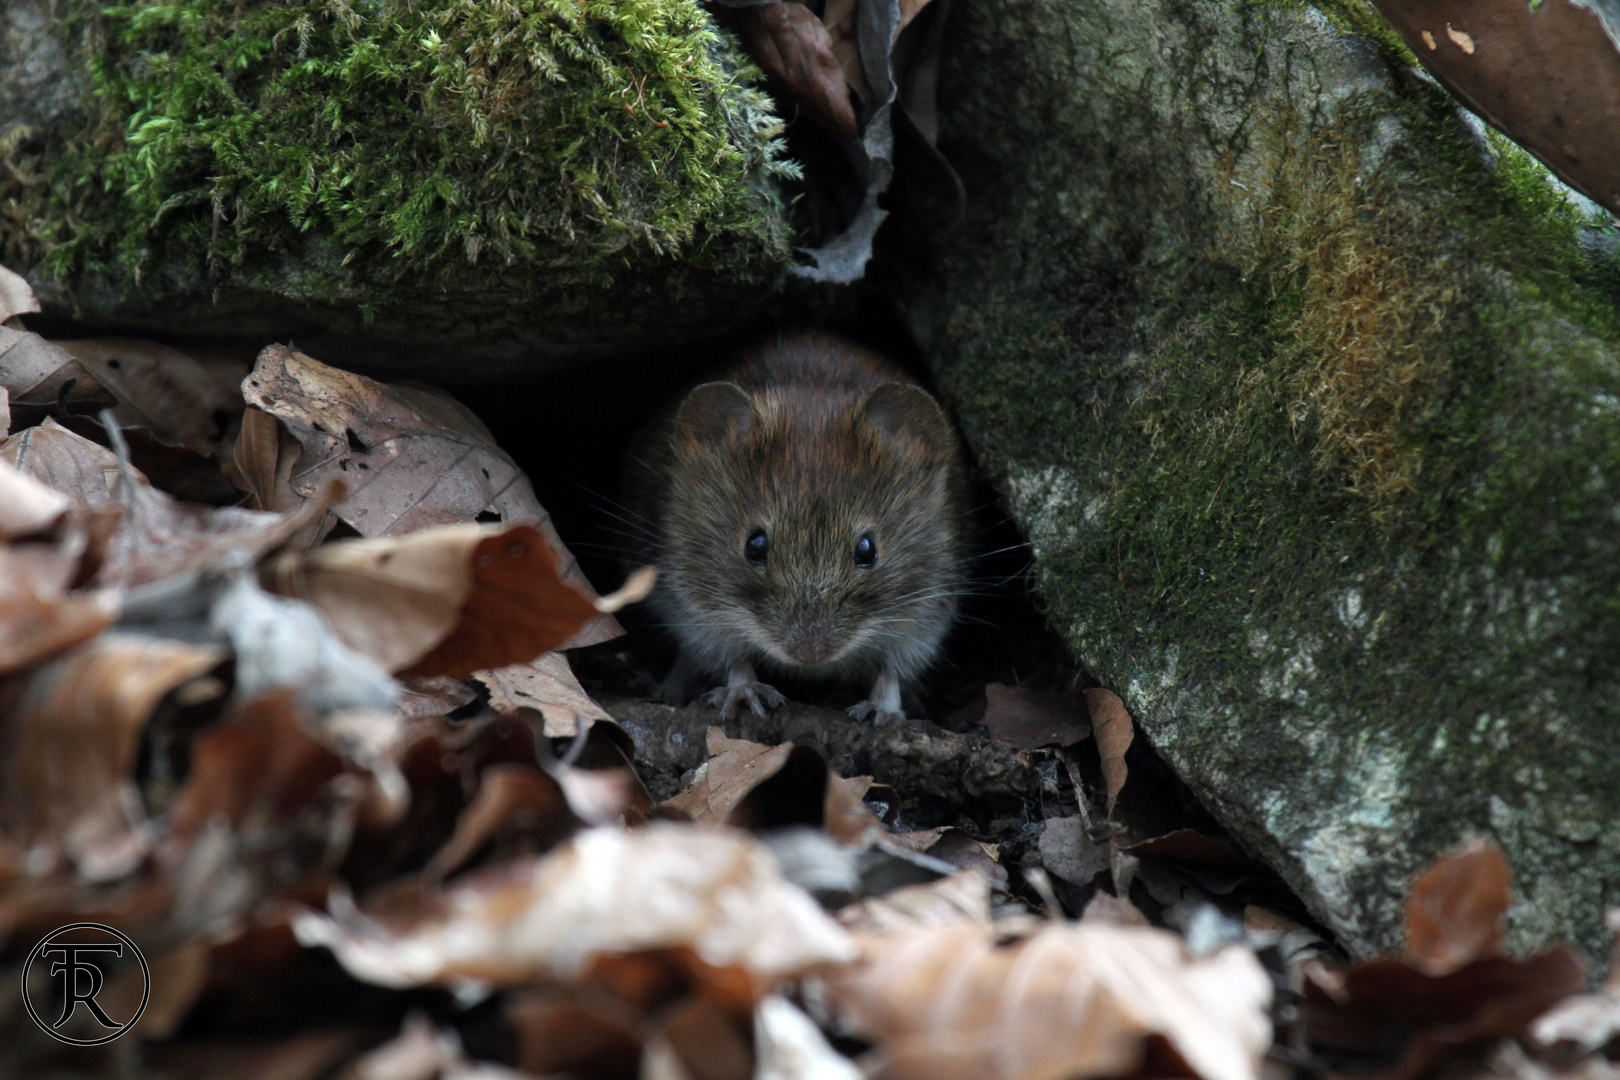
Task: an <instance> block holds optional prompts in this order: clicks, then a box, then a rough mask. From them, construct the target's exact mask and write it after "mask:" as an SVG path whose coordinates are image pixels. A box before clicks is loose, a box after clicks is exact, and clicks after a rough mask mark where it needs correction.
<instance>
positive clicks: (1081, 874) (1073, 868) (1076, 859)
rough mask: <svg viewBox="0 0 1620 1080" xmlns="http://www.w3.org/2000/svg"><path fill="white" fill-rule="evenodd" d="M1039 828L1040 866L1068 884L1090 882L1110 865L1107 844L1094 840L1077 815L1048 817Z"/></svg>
mask: <svg viewBox="0 0 1620 1080" xmlns="http://www.w3.org/2000/svg"><path fill="white" fill-rule="evenodd" d="M1044 824H1045V828H1043V829H1042V830H1041V840H1040V853H1041V865H1042V866H1044V867H1046V869H1047V872H1048V873H1051V874H1053V875H1055V876H1057V877H1060V878H1062V879H1063V880H1064V881H1067V882H1069V883H1070V884H1071V885H1081V886H1084V885H1089V884H1091V881H1092V879H1093V878H1095V877H1096V876H1097V875H1098V874H1100V873H1102V872H1103V871H1104V870H1107V869H1108V868H1109V867H1110V866H1111V865H1112V857H1111V856H1110V854H1109V850H1108V845H1107V844H1106V843H1099V842H1098V841H1096V840H1093V839H1092V838H1091V836H1090V835H1089V834H1088V833H1087V832H1086V821H1085V819H1084V818H1079V817H1063V818H1048V819H1047V820H1046V821H1045V823H1044Z"/></svg>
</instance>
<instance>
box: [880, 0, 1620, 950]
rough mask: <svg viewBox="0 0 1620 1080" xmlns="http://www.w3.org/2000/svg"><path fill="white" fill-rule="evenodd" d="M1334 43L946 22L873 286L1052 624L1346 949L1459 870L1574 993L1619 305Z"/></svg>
mask: <svg viewBox="0 0 1620 1080" xmlns="http://www.w3.org/2000/svg"><path fill="white" fill-rule="evenodd" d="M1332 10H1333V11H1334V12H1335V19H1336V20H1338V21H1339V22H1340V23H1344V24H1345V27H1341V26H1340V25H1336V23H1335V22H1332V21H1330V20H1329V19H1328V18H1326V17H1324V15H1322V14H1321V13H1320V12H1318V11H1316V10H1315V9H1312V8H1308V7H1303V6H1290V5H1288V4H1274V3H1264V4H1262V3H1255V2H1241V0H1240V2H1230V0H1097V2H1095V3H1075V2H1072V0H1016V2H1014V0H980V2H978V3H974V4H966V5H960V6H959V7H957V8H956V9H955V11H954V12H953V15H952V19H953V29H952V34H951V35H950V40H949V41H948V43H947V52H946V56H945V59H944V63H943V70H942V75H941V86H940V94H941V102H940V106H941V118H942V133H943V134H942V140H941V145H942V148H943V149H945V151H946V152H947V153H948V154H949V155H950V156H951V157H952V158H953V160H954V161H955V162H956V164H957V165H958V166H959V168H960V169H961V171H962V174H963V177H964V180H965V182H966V184H967V188H968V196H969V197H968V209H967V215H966V219H965V220H964V221H963V222H962V224H961V225H960V226H958V227H957V228H956V229H955V230H954V231H952V232H950V233H949V234H946V235H944V236H942V237H937V238H936V239H934V240H932V241H930V242H928V243H922V242H914V244H913V246H912V247H910V248H899V247H896V246H894V245H893V244H891V246H890V247H889V248H888V249H887V250H886V251H884V252H882V253H881V254H880V259H881V260H882V262H881V265H882V266H883V267H884V271H883V272H884V273H885V274H886V275H887V277H886V280H887V281H888V284H889V287H890V288H891V289H892V290H893V292H894V294H895V295H896V296H897V297H898V299H899V301H900V303H901V304H902V306H903V308H904V310H905V312H906V314H907V318H908V319H909V322H910V325H911V327H912V329H913V330H914V332H915V333H916V335H917V337H918V338H919V340H920V341H921V342H922V344H923V346H924V348H925V350H926V351H927V353H928V354H929V356H930V358H931V362H932V363H933V364H934V366H935V370H936V372H937V375H938V378H939V382H940V385H941V389H942V391H943V392H944V394H945V396H946V397H947V399H948V401H949V402H950V404H951V405H952V406H953V407H954V409H955V411H956V414H957V415H958V417H959V418H960V422H961V425H962V428H963V431H964V433H965V434H966V436H967V438H968V440H969V442H970V443H971V444H972V447H973V449H974V451H975V452H976V453H977V455H978V456H979V459H980V461H981V463H982V465H983V466H984V468H985V469H986V470H987V471H988V472H989V473H990V475H991V476H992V477H993V478H994V479H995V480H996V481H997V482H998V484H999V485H1000V487H1001V489H1002V491H1003V492H1004V493H1005V494H1006V496H1007V498H1008V500H1009V502H1010V504H1011V507H1012V512H1013V515H1014V516H1015V518H1016V519H1017V521H1018V522H1019V524H1020V525H1021V526H1022V527H1023V529H1024V530H1025V532H1026V534H1027V535H1028V537H1029V539H1030V541H1031V543H1032V545H1033V548H1034V553H1035V570H1034V574H1035V577H1036V580H1037V584H1038V587H1039V590H1040V592H1041V594H1042V596H1043V597H1044V600H1045V602H1046V604H1047V606H1048V610H1049V612H1050V615H1051V618H1052V620H1053V622H1054V623H1055V625H1056V626H1057V627H1058V628H1059V629H1060V630H1061V631H1062V632H1063V633H1064V634H1065V635H1066V636H1067V639H1068V640H1069V642H1070V643H1071V644H1072V646H1073V648H1074V649H1075V651H1076V652H1077V654H1078V655H1079V656H1080V657H1081V658H1082V659H1083V661H1084V662H1085V663H1086V664H1087V665H1088V666H1089V667H1090V668H1091V669H1092V670H1093V671H1094V673H1095V674H1096V675H1097V676H1098V677H1099V678H1100V679H1101V680H1102V682H1103V683H1104V684H1105V685H1107V686H1109V687H1111V688H1113V689H1114V690H1116V691H1117V692H1118V693H1120V694H1121V696H1122V697H1123V698H1124V699H1125V701H1126V703H1127V705H1128V706H1129V708H1130V710H1131V712H1132V715H1133V716H1134V717H1135V718H1136V720H1137V723H1138V730H1139V732H1142V733H1144V734H1145V735H1146V736H1147V737H1148V738H1149V739H1150V740H1151V742H1152V743H1153V744H1154V745H1155V747H1156V748H1157V749H1158V750H1159V751H1160V752H1161V753H1162V754H1164V755H1165V756H1166V757H1167V759H1168V760H1169V761H1170V762H1171V763H1172V764H1173V765H1174V767H1175V768H1176V769H1177V770H1178V772H1180V774H1181V775H1182V776H1183V777H1184V778H1185V779H1186V780H1187V782H1188V783H1189V784H1190V785H1191V787H1192V788H1193V789H1194V790H1195V791H1196V792H1197V794H1198V795H1199V796H1200V797H1201V798H1202V799H1203V800H1204V801H1205V802H1206V803H1207V805H1208V806H1209V808H1210V809H1211V810H1212V811H1213V812H1214V813H1215V814H1216V815H1217V816H1218V817H1219V818H1220V819H1221V820H1222V821H1223V822H1224V823H1225V824H1226V825H1227V826H1228V827H1229V828H1230V829H1231V830H1232V831H1233V833H1234V834H1235V835H1236V836H1237V837H1239V838H1240V840H1241V842H1242V843H1243V844H1244V845H1245V846H1246V847H1247V848H1248V849H1249V851H1250V852H1251V853H1252V854H1254V855H1256V856H1257V857H1259V858H1262V859H1264V860H1265V861H1267V862H1268V863H1270V864H1271V865H1272V866H1274V867H1276V868H1277V869H1278V870H1279V871H1281V873H1282V874H1283V875H1284V877H1285V878H1286V879H1287V880H1288V881H1289V882H1290V883H1291V884H1292V885H1293V887H1294V888H1295V889H1297V890H1298V892H1299V893H1300V895H1301V896H1302V898H1303V899H1304V900H1305V901H1306V903H1307V904H1308V905H1309V906H1310V908H1311V910H1312V911H1313V912H1314V913H1315V914H1316V916H1317V917H1319V918H1320V919H1321V920H1322V921H1323V922H1324V923H1325V924H1326V925H1327V926H1328V927H1330V928H1332V930H1333V931H1334V932H1335V933H1336V934H1337V935H1338V936H1339V937H1340V939H1341V940H1342V941H1343V942H1344V943H1345V944H1346V945H1347V946H1349V947H1350V948H1351V949H1352V950H1353V951H1354V952H1357V953H1360V954H1371V953H1376V952H1381V951H1386V950H1392V949H1395V948H1398V947H1399V946H1400V944H1401V937H1402V929H1401V926H1402V924H1401V911H1402V904H1403V901H1404V898H1405V895H1406V893H1407V889H1408V886H1409V884H1410V882H1411V881H1412V879H1413V877H1414V876H1415V875H1416V873H1417V872H1418V871H1419V870H1420V869H1421V868H1422V867H1423V866H1424V865H1426V864H1427V863H1428V862H1429V861H1430V860H1431V859H1432V858H1433V857H1434V856H1436V855H1437V854H1439V853H1440V852H1442V851H1443V850H1445V849H1446V848H1448V847H1450V846H1452V845H1454V844H1456V843H1457V842H1458V841H1460V840H1462V839H1463V838H1464V837H1466V836H1468V835H1470V834H1487V835H1490V836H1493V837H1495V839H1496V840H1497V841H1498V842H1500V843H1501V844H1502V845H1503V847H1504V848H1505V849H1506V851H1507V853H1508V855H1509V857H1510V859H1511V861H1512V863H1513V866H1514V869H1515V871H1516V874H1517V886H1516V898H1515V903H1514V906H1513V908H1512V911H1511V913H1510V920H1511V930H1510V938H1509V940H1510V944H1511V945H1512V946H1513V947H1515V948H1527V947H1530V946H1532V945H1534V944H1536V943H1539V942H1541V941H1544V940H1546V939H1549V938H1564V939H1573V940H1574V941H1576V942H1578V943H1579V944H1580V945H1582V946H1584V947H1585V949H1586V950H1587V951H1588V952H1589V953H1590V954H1592V955H1593V956H1600V955H1602V953H1603V951H1604V950H1605V946H1606V940H1607V935H1606V933H1605V931H1604V930H1603V925H1602V915H1603V911H1604V909H1605V907H1607V906H1609V905H1611V904H1615V903H1617V902H1620V739H1617V738H1616V732H1617V731H1620V696H1617V691H1620V666H1617V661H1620V529H1617V527H1616V526H1617V524H1620V500H1617V498H1616V491H1617V490H1620V487H1617V485H1620V317H1617V312H1616V309H1615V305H1614V302H1613V301H1614V284H1613V283H1614V280H1615V279H1614V277H1613V275H1612V268H1609V267H1606V266H1604V265H1602V264H1600V263H1599V262H1598V261H1596V259H1595V257H1594V256H1592V255H1590V254H1583V253H1582V249H1581V248H1580V246H1579V244H1578V240H1579V233H1580V229H1581V228H1582V227H1583V225H1588V224H1590V223H1589V222H1583V221H1582V220H1580V216H1579V214H1578V213H1576V212H1574V211H1571V210H1569V209H1568V207H1567V204H1566V203H1564V202H1563V201H1562V200H1561V199H1558V198H1557V196H1556V194H1551V195H1549V194H1548V193H1549V192H1550V190H1551V189H1550V188H1549V186H1548V185H1547V184H1546V182H1545V172H1544V170H1541V169H1540V167H1539V166H1538V165H1536V164H1535V163H1534V162H1533V161H1531V160H1530V159H1528V158H1527V157H1526V156H1525V155H1523V154H1522V153H1519V152H1517V151H1516V150H1514V149H1513V148H1512V147H1510V146H1507V145H1505V144H1503V143H1501V142H1500V141H1499V140H1497V141H1495V145H1496V148H1497V150H1498V151H1499V155H1498V156H1499V160H1497V161H1496V163H1495V165H1494V168H1493V167H1491V164H1490V160H1489V156H1487V155H1482V154H1481V153H1480V144H1479V140H1478V137H1477V135H1473V134H1471V133H1470V132H1469V131H1468V128H1467V125H1465V124H1463V123H1461V122H1460V120H1459V118H1458V114H1457V112H1456V108H1455V105H1454V104H1453V103H1451V102H1450V101H1448V100H1447V99H1446V97H1445V96H1444V94H1443V93H1442V92H1441V91H1439V90H1438V88H1436V87H1434V86H1433V85H1432V83H1431V82H1429V81H1426V80H1424V79H1422V78H1418V77H1416V76H1415V75H1413V74H1412V73H1411V72H1410V71H1409V70H1408V69H1406V68H1405V67H1404V66H1403V62H1402V61H1401V59H1400V52H1399V50H1398V48H1397V47H1395V46H1393V45H1391V44H1390V43H1389V42H1388V41H1387V39H1384V40H1379V39H1378V37H1379V35H1378V30H1377V24H1375V23H1374V22H1371V21H1365V22H1362V23H1357V24H1356V26H1357V27H1359V28H1361V29H1365V30H1367V31H1368V32H1369V33H1370V34H1372V37H1360V36H1356V35H1355V34H1354V33H1351V32H1349V29H1347V28H1348V27H1350V24H1351V23H1355V21H1356V20H1367V18H1368V13H1367V12H1366V11H1365V9H1362V8H1359V7H1357V6H1356V5H1354V4H1346V3H1337V2H1335V3H1333V4H1332ZM899 173H900V175H901V176H902V177H904V175H905V173H906V170H905V163H904V161H902V162H901V164H900V170H899ZM924 195H926V193H921V192H917V191H909V192H908V191H907V190H906V189H904V188H902V189H901V190H899V191H897V193H896V199H895V203H896V205H897V206H901V207H904V206H906V205H911V206H913V207H924V208H926V207H927V206H928V203H927V202H926V199H925V198H924V197H923V196H924ZM904 214H905V211H904V210H897V215H898V216H901V217H903V216H904ZM919 224H920V223H919V222H918V221H916V220H912V221H911V222H909V224H908V223H904V222H902V224H901V225H900V226H899V230H900V236H901V237H904V236H906V235H909V236H912V237H916V236H918V235H920V234H921V230H920V228H919Z"/></svg>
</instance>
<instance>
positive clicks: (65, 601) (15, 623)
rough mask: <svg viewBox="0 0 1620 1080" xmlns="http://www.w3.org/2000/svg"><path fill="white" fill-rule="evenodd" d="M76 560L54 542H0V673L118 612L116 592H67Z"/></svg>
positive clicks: (80, 636)
mask: <svg viewBox="0 0 1620 1080" xmlns="http://www.w3.org/2000/svg"><path fill="white" fill-rule="evenodd" d="M0 486H3V485H0ZM4 498H5V496H4V493H3V492H0V500H3V499H4ZM30 548H43V549H45V550H42V551H30V550H28V549H30ZM78 562H79V560H78V553H77V552H76V551H74V550H73V549H72V548H71V547H68V548H64V547H63V546H61V545H57V544H52V545H44V544H15V545H11V546H7V547H0V675H6V674H10V673H11V672H14V671H18V670H21V669H22V668H25V667H30V666H32V665H33V664H36V663H38V662H39V661H40V660H43V659H45V658H46V657H47V656H50V655H51V654H52V653H56V652H60V651H62V650H63V649H66V648H68V647H69V646H72V645H77V644H78V643H79V642H81V641H84V640H85V639H87V638H90V637H93V636H95V635H96V634H98V633H100V632H101V631H102V630H104V629H106V628H107V627H108V626H110V625H111V624H112V621H113V619H114V618H116V617H117V615H118V608H119V603H120V598H119V596H118V594H117V593H116V592H114V591H112V590H105V589H103V590H96V591H93V592H84V593H70V592H69V591H68V589H69V585H70V584H71V583H72V581H73V578H74V577H75V576H76V574H77V568H78Z"/></svg>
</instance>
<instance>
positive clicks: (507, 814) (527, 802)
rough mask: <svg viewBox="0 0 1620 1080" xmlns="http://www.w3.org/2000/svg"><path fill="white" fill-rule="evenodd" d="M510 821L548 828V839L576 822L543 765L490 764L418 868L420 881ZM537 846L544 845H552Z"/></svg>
mask: <svg viewBox="0 0 1620 1080" xmlns="http://www.w3.org/2000/svg"><path fill="white" fill-rule="evenodd" d="M515 822H517V823H520V824H521V825H522V826H523V827H525V828H526V829H527V830H529V831H531V832H532V831H535V830H546V831H549V832H552V833H553V834H554V835H553V837H552V839H553V842H554V841H555V840H558V839H561V838H562V836H564V835H567V834H568V833H571V832H573V831H574V829H575V828H576V827H577V826H578V824H579V820H578V819H577V818H575V817H574V815H573V814H572V813H571V812H570V811H569V808H568V799H567V797H566V796H564V794H563V790H562V787H561V785H559V784H558V783H557V781H556V780H554V779H552V778H551V777H550V776H548V775H546V773H545V772H544V771H543V770H541V769H539V768H536V767H534V766H530V765H518V764H508V763H502V764H496V765H491V766H490V767H489V768H487V769H485V770H484V771H483V774H482V775H481V776H479V778H478V794H477V795H475V796H474V797H473V801H472V802H471V803H469V804H468V806H467V808H466V809H465V810H463V811H462V812H461V816H460V817H458V818H457V819H456V831H455V832H454V833H453V834H451V837H450V839H449V840H448V841H446V842H445V844H444V846H443V847H441V848H440V849H439V850H438V851H436V852H434V854H433V858H431V859H429V860H428V864H427V866H425V867H423V869H422V878H423V880H424V881H426V882H428V883H435V882H439V881H442V880H444V879H445V878H446V877H448V876H449V875H450V874H452V873H454V872H455V871H456V870H459V869H460V868H461V867H462V865H463V864H465V863H466V861H467V860H468V859H469V858H470V857H471V856H472V855H473V853H474V852H476V851H477V850H478V849H479V848H481V847H483V846H484V845H485V844H487V843H489V841H490V840H491V839H492V838H493V837H494V836H495V835H496V833H498V832H500V831H501V830H503V829H506V828H508V827H510V826H512V825H513V824H514V823H515ZM536 846H538V847H540V848H541V849H542V850H543V849H544V848H548V847H551V846H552V844H551V843H543V844H537V845H536Z"/></svg>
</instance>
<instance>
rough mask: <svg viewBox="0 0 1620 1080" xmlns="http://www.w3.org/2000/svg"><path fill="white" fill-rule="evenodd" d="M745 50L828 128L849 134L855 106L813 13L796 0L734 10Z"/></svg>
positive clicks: (824, 31) (852, 129)
mask: <svg viewBox="0 0 1620 1080" xmlns="http://www.w3.org/2000/svg"><path fill="white" fill-rule="evenodd" d="M738 15H739V21H740V22H741V25H742V36H743V41H744V44H745V45H746V46H747V47H748V55H749V56H751V57H753V59H754V62H755V63H757V64H758V65H759V66H760V67H762V68H764V69H765V71H766V72H767V73H768V74H771V75H774V76H776V77H777V78H778V79H781V80H782V81H783V82H784V83H786V84H787V87H788V89H789V90H791V91H792V92H793V96H794V97H796V98H797V99H798V100H799V101H801V102H802V103H803V104H804V106H805V107H806V108H808V109H809V110H810V111H811V112H813V113H815V114H816V115H817V116H819V117H821V118H822V119H823V120H825V121H826V122H827V123H829V124H831V125H832V126H833V127H835V128H837V129H838V130H840V131H842V132H844V133H845V134H848V135H854V134H855V132H856V125H855V107H854V105H853V104H852V103H851V102H850V99H849V87H848V86H846V85H845V83H844V79H845V75H844V65H843V64H841V63H840V62H839V59H838V57H837V56H835V55H833V42H832V38H831V37H829V36H828V34H827V27H826V26H825V25H823V24H822V21H821V20H820V19H818V18H816V16H815V13H814V12H812V11H811V10H810V9H809V8H807V7H805V6H804V5H803V4H801V3H796V2H795V0H783V2H777V3H763V4H757V5H755V6H752V7H746V8H742V9H741V10H740V11H739V12H738Z"/></svg>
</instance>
